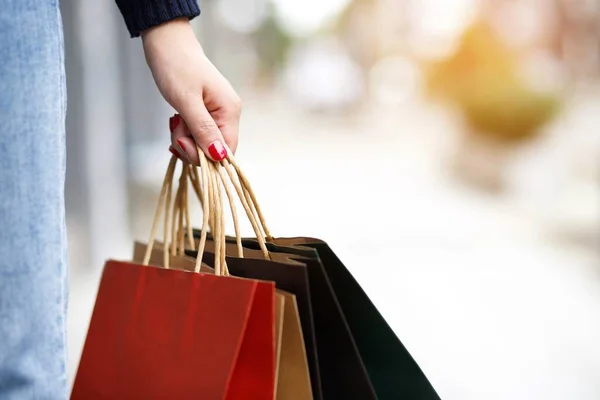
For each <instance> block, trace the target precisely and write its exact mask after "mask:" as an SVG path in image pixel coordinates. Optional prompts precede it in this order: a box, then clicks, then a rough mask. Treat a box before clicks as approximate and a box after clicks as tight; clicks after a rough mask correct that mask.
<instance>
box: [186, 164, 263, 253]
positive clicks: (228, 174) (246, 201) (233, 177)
mask: <svg viewBox="0 0 600 400" xmlns="http://www.w3.org/2000/svg"><path fill="white" fill-rule="evenodd" d="M213 165H214V166H215V168H216V169H217V175H218V177H219V178H220V183H222V184H223V187H224V189H225V193H226V195H227V198H228V200H229V208H230V209H231V215H232V219H233V225H234V230H235V236H236V245H237V255H238V257H239V258H243V257H244V253H243V246H242V238H241V233H240V229H239V218H238V214H237V211H236V207H235V200H234V194H233V193H232V192H231V188H230V187H229V182H231V183H232V185H233V187H234V189H235V193H236V194H237V195H238V198H239V199H240V202H241V203H242V206H243V208H244V211H245V212H246V216H247V217H248V219H249V221H250V224H251V225H252V228H253V230H254V233H255V234H256V238H257V241H258V243H259V246H260V249H261V251H262V253H263V256H264V257H265V258H266V259H271V256H270V254H269V251H268V249H267V246H266V243H265V234H264V232H263V230H264V229H265V228H266V224H265V223H264V217H262V212H261V211H260V209H259V208H258V207H257V206H256V205H255V201H253V200H252V197H251V196H252V195H253V194H250V193H249V192H248V191H247V190H246V189H245V186H244V185H243V184H242V182H241V180H240V177H239V176H240V174H239V173H238V172H237V171H238V170H239V171H240V172H241V169H240V168H239V166H238V167H237V170H236V169H235V167H232V165H237V163H236V161H235V158H234V157H233V156H232V155H229V156H228V157H227V158H226V159H224V160H223V161H221V162H220V163H219V164H216V163H215V164H213ZM191 168H192V169H193V170H195V172H193V173H190V174H189V177H190V180H191V181H192V188H193V189H194V191H195V192H196V195H197V197H198V198H199V199H200V203H201V204H203V200H202V198H203V193H202V189H201V188H200V185H199V183H198V171H197V168H196V167H194V166H192V167H191ZM200 170H202V165H201V166H200ZM242 175H243V173H242ZM244 179H245V177H244ZM219 187H220V184H219ZM257 214H258V216H257ZM259 218H260V223H259V222H258V221H259ZM213 230H214V229H213V228H212V227H211V231H213ZM267 232H268V229H267Z"/></svg>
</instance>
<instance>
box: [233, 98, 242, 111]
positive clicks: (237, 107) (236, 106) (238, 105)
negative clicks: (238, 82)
mask: <svg viewBox="0 0 600 400" xmlns="http://www.w3.org/2000/svg"><path fill="white" fill-rule="evenodd" d="M231 107H232V109H233V110H234V111H236V112H240V111H242V99H241V98H239V96H236V97H234V98H233V100H232V102H231Z"/></svg>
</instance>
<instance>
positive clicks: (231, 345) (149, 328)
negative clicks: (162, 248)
mask: <svg viewBox="0 0 600 400" xmlns="http://www.w3.org/2000/svg"><path fill="white" fill-rule="evenodd" d="M174 163H175V159H174V158H173V159H172V161H171V163H170V165H169V169H168V171H167V176H166V177H165V183H166V182H167V181H168V177H169V175H170V176H171V177H172V174H173V169H174V165H175V164H174ZM203 163H204V164H205V169H204V170H205V171H207V170H209V169H210V168H209V167H207V166H206V163H207V161H206V159H204V161H203ZM203 177H204V178H205V179H203V185H205V186H204V189H205V193H208V192H209V191H210V187H208V183H207V182H208V178H207V177H206V174H205V172H204V171H203ZM165 188H166V185H165V184H163V190H162V191H161V197H160V201H159V207H158V210H157V215H156V216H155V224H154V226H153V234H152V235H151V241H150V245H149V250H151V247H152V243H153V240H154V239H153V235H154V233H155V231H156V225H157V224H156V221H157V220H158V219H159V212H158V211H159V210H161V204H162V201H163V200H164V198H165V192H166V191H167V190H166V189H165ZM213 191H214V190H213ZM169 196H170V190H169V195H167V196H166V197H167V198H169ZM216 199H217V197H215V196H211V197H210V198H209V197H208V196H205V197H204V200H205V201H204V203H203V208H204V216H205V218H204V221H203V232H204V233H205V232H206V225H207V224H206V222H207V221H208V219H209V218H210V217H211V216H210V215H209V214H210V213H211V212H213V211H214V213H215V214H216V215H214V216H213V218H212V220H213V222H214V223H213V226H214V228H213V235H214V236H215V238H216V248H217V256H216V257H215V260H214V268H215V274H203V273H199V271H200V266H201V260H202V259H201V256H202V254H203V248H202V247H203V245H201V247H200V249H199V251H198V254H199V257H198V258H197V260H196V263H195V269H194V272H193V273H190V272H187V271H183V270H174V269H170V268H168V265H167V268H156V267H152V266H148V265H147V264H148V262H147V259H145V260H144V261H145V262H144V263H143V264H136V263H127V262H118V261H108V262H107V263H106V264H105V267H104V271H103V275H102V279H101V282H100V287H99V290H98V295H97V299H96V304H95V307H94V311H93V315H92V320H91V322H90V327H89V331H88V335H87V338H86V342H85V345H84V349H83V353H82V357H81V361H80V365H79V369H78V371H77V375H76V378H75V383H74V387H73V392H72V394H71V398H73V399H85V400H94V399H152V398H169V399H188V398H189V399H197V398H200V399H207V400H212V399H214V400H220V399H228V400H229V399H231V400H233V399H236V400H237V399H240V400H242V399H265V400H266V399H273V398H274V393H275V324H274V314H275V286H274V284H273V282H265V281H258V280H249V279H242V278H237V277H229V276H227V266H226V264H225V252H224V248H225V246H224V245H221V243H222V242H223V241H224V236H223V235H222V233H223V229H222V226H221V227H219V223H216V222H219V221H222V215H219V214H220V211H219V210H220V208H221V206H220V205H219V204H218V202H216ZM167 203H168V201H167ZM167 209H168V207H167ZM204 233H203V234H202V235H201V236H202V237H203V238H205V237H206V236H205V234H204ZM203 240H204V239H203ZM203 240H201V241H203Z"/></svg>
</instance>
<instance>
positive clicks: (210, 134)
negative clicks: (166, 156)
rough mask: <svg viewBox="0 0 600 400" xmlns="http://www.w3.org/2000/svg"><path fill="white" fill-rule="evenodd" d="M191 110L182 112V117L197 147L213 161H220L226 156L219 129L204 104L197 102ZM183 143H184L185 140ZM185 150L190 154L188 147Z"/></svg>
mask: <svg viewBox="0 0 600 400" xmlns="http://www.w3.org/2000/svg"><path fill="white" fill-rule="evenodd" d="M191 110H193V111H192V112H189V113H188V114H183V113H182V117H183V119H184V120H185V122H186V125H187V128H188V129H189V132H190V133H191V136H192V137H193V139H194V140H195V142H196V144H197V145H198V147H200V148H201V149H202V151H203V152H204V154H206V155H207V156H208V157H209V158H211V159H212V160H214V161H221V160H222V159H224V158H225V157H227V150H226V147H225V141H224V138H223V135H222V133H221V130H220V129H219V126H218V125H217V123H216V122H215V120H214V119H213V117H212V116H211V114H210V113H209V112H208V110H207V109H206V107H205V106H204V104H197V105H196V107H193V108H191ZM186 111H187V110H186ZM183 143H184V144H185V142H183ZM185 150H186V153H187V154H188V155H191V156H192V154H190V152H189V149H187V148H186V149H185ZM191 161H192V162H194V161H195V160H194V159H192V160H191Z"/></svg>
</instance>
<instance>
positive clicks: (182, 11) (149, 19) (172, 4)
mask: <svg viewBox="0 0 600 400" xmlns="http://www.w3.org/2000/svg"><path fill="white" fill-rule="evenodd" d="M116 3H117V6H119V10H121V14H122V15H123V19H124V20H125V25H127V30H128V31H129V34H130V35H131V37H137V36H140V32H142V31H143V30H145V29H148V28H152V27H153V26H156V25H160V24H162V23H163V22H167V21H171V20H173V19H175V18H189V19H193V18H195V17H197V16H198V15H200V8H199V7H198V2H197V0H116Z"/></svg>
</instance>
